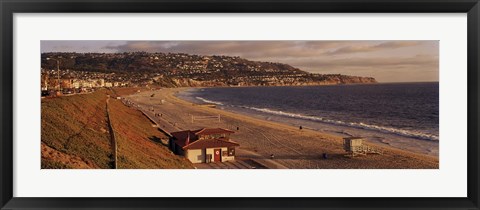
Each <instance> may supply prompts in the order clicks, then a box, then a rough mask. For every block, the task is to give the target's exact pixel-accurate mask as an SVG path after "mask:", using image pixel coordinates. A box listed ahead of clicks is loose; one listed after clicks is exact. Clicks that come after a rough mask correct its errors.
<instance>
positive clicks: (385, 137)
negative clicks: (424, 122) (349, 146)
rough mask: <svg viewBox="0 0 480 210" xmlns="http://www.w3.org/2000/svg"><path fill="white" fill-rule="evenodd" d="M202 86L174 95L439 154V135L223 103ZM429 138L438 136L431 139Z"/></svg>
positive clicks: (222, 108)
mask: <svg viewBox="0 0 480 210" xmlns="http://www.w3.org/2000/svg"><path fill="white" fill-rule="evenodd" d="M200 89H206V88H203V87H202V88H191V87H190V88H182V89H179V91H177V92H178V94H175V96H176V97H177V98H179V99H180V100H184V101H187V102H189V103H196V104H202V105H207V104H212V105H215V106H217V109H221V110H225V111H228V112H233V113H237V114H240V115H246V116H250V117H253V118H256V119H260V120H265V121H272V122H277V123H281V124H284V125H289V126H293V127H297V128H298V127H299V126H302V127H303V128H304V129H310V130H313V131H317V132H320V133H328V134H330V135H334V136H340V137H351V136H362V137H364V138H365V139H366V141H368V142H370V143H373V144H375V145H379V146H386V147H391V148H396V149H400V150H404V151H409V152H413V153H418V154H425V155H429V156H432V157H438V156H439V141H438V134H437V135H436V136H437V137H436V136H429V135H431V134H422V133H408V131H403V130H399V129H397V128H394V127H382V126H376V125H375V124H368V123H367V124H362V123H349V122H348V121H344V122H338V121H337V120H333V119H332V118H327V119H325V118H323V119H322V118H320V119H312V118H315V117H312V116H311V115H305V114H298V113H295V112H288V111H283V110H282V111H278V110H276V109H271V108H262V107H261V106H257V107H249V106H248V105H247V106H245V105H231V104H224V102H221V101H211V100H212V99H209V98H203V97H206V96H202V97H195V93H197V95H198V94H199V93H201V92H200V91H199V90H200ZM191 93H193V95H190V94H191ZM200 95H201V94H200ZM415 135H417V136H415ZM430 137H431V138H437V139H429V138H430Z"/></svg>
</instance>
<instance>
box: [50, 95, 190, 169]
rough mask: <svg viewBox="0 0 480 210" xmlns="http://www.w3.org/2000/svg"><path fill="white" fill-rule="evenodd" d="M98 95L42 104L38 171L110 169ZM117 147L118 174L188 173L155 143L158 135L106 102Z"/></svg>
mask: <svg viewBox="0 0 480 210" xmlns="http://www.w3.org/2000/svg"><path fill="white" fill-rule="evenodd" d="M107 94H111V93H109V92H108V91H107V90H105V89H102V90H98V91H96V92H94V93H90V94H80V95H73V96H65V97H57V98H45V99H42V119H41V122H42V128H41V129H42V132H41V141H42V143H41V147H42V150H41V156H42V162H41V167H42V169H51V168H54V169H55V168H57V169H58V168H105V169H106V168H113V158H112V154H113V151H112V149H111V143H110V133H109V131H108V130H109V129H108V127H107V125H108V124H107V118H106V98H107ZM109 106H111V108H110V110H112V111H111V113H110V117H111V121H112V124H113V126H114V130H115V132H116V133H115V134H116V137H117V144H118V148H119V149H118V157H119V158H118V163H117V165H118V168H137V169H138V168H191V163H190V162H188V161H187V160H185V159H183V158H181V157H178V156H176V155H174V154H172V153H171V152H170V151H169V150H168V147H166V146H164V145H162V144H160V143H158V142H155V140H156V138H161V137H162V135H163V134H162V133H161V132H159V131H158V130H156V129H155V128H153V127H152V126H151V124H150V123H149V121H148V119H147V118H146V117H144V116H143V115H142V114H141V113H139V112H138V111H136V110H132V109H130V108H128V107H126V106H124V105H123V104H122V103H121V102H120V101H116V100H113V99H112V100H110V103H109Z"/></svg>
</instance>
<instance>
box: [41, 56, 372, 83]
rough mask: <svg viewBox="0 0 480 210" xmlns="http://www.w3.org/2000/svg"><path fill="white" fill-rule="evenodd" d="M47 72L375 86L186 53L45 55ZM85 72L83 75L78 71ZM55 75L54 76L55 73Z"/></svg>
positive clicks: (119, 78) (122, 78) (137, 79)
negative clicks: (58, 65) (62, 71)
mask: <svg viewBox="0 0 480 210" xmlns="http://www.w3.org/2000/svg"><path fill="white" fill-rule="evenodd" d="M41 56H42V59H41V61H42V63H41V67H42V69H43V70H45V71H47V72H48V70H55V69H56V68H57V66H56V65H57V63H56V61H55V60H48V59H47V58H56V59H59V60H60V69H62V70H67V69H68V70H69V71H68V72H64V73H63V75H62V77H63V78H77V79H79V78H80V77H85V75H87V74H89V73H101V75H98V74H95V77H97V78H98V77H101V78H106V79H107V80H108V81H111V82H122V83H129V84H131V85H138V84H141V85H142V84H143V85H144V84H154V83H155V84H157V85H161V86H164V87H181V86H182V87H184V86H277V85H282V86H285V85H324V84H350V83H376V80H375V79H374V78H371V77H358V76H349V75H340V74H312V73H308V72H305V71H302V70H301V69H298V68H295V67H293V66H291V65H288V64H283V63H273V62H263V61H251V60H247V59H244V58H241V57H232V56H217V55H212V56H203V55H190V54H184V53H146V52H128V53H42V55H41ZM78 72H81V73H78ZM53 74H55V72H53Z"/></svg>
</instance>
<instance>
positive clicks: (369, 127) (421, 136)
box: [242, 106, 439, 141]
mask: <svg viewBox="0 0 480 210" xmlns="http://www.w3.org/2000/svg"><path fill="white" fill-rule="evenodd" d="M242 107H243V108H247V109H251V110H255V111H259V112H263V113H268V114H274V115H279V116H286V117H291V118H297V119H305V120H312V121H318V122H323V123H329V124H335V125H342V126H348V127H355V128H361V129H367V130H374V131H380V132H383V133H393V134H397V135H400V136H405V137H411V138H417V139H423V140H432V141H438V139H439V137H438V136H437V135H433V134H426V133H422V132H420V131H409V130H402V129H398V128H391V127H384V126H378V125H370V124H366V123H363V122H343V121H340V120H331V119H326V118H323V117H318V116H305V115H302V114H296V113H290V112H283V111H277V110H271V109H267V108H257V107H248V106H242Z"/></svg>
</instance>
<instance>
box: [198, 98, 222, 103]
mask: <svg viewBox="0 0 480 210" xmlns="http://www.w3.org/2000/svg"><path fill="white" fill-rule="evenodd" d="M195 98H196V99H198V100H200V101H203V102H205V103H209V104H216V105H223V103H221V102H218V101H211V100H208V99H204V98H202V97H195Z"/></svg>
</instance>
